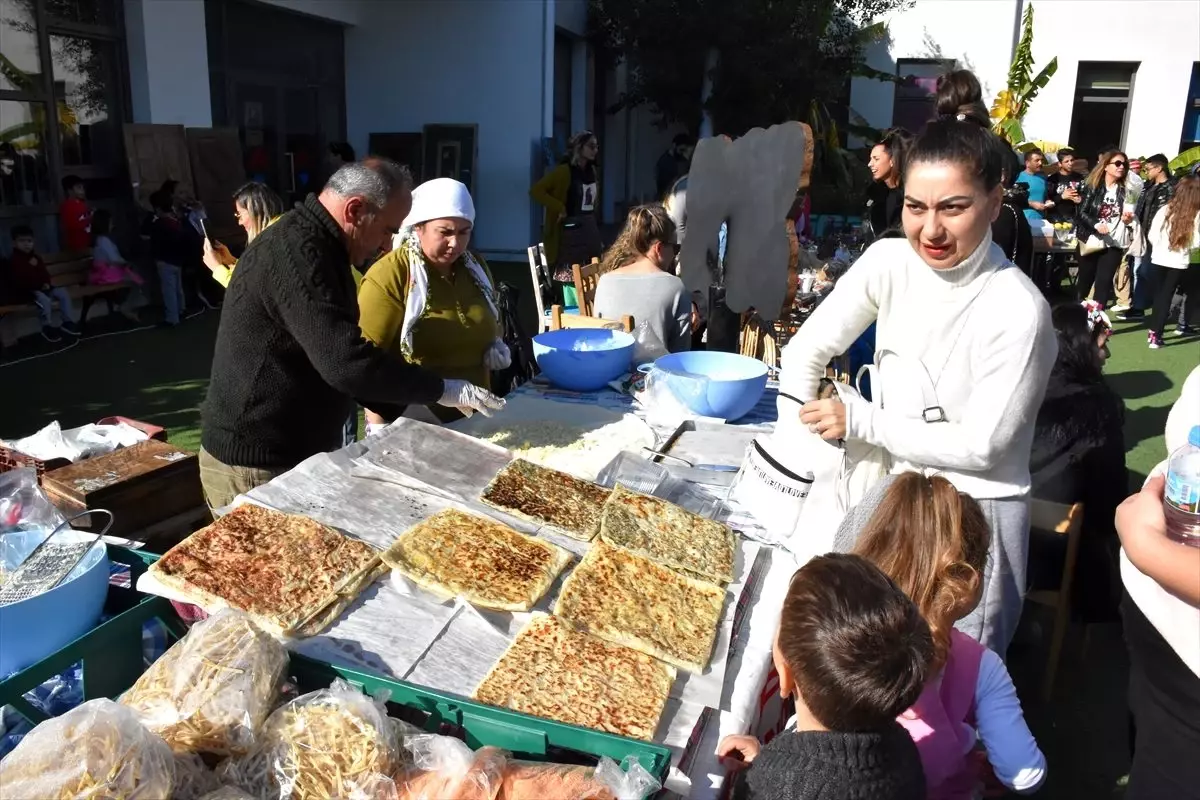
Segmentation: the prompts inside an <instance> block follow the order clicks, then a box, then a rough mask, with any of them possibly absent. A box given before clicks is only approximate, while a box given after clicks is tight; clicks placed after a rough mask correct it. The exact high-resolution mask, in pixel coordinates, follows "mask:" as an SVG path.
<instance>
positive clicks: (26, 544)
mask: <svg viewBox="0 0 1200 800" xmlns="http://www.w3.org/2000/svg"><path fill="white" fill-rule="evenodd" d="M47 533H48V531H45V530H36V531H16V532H14V533H6V534H4V535H3V536H0V559H2V560H3V564H4V569H5V571H6V572H11V571H12V570H13V569H15V568H16V566H17V565H18V564H20V563H21V561H23V560H24V559H25V557H26V556H27V555H29V554H30V553H32V552H33V550H34V548H35V547H37V546H38V544H40V543H41V541H42V540H43V539H45V538H46V534H47ZM93 536H94V534H90V533H84V532H81V531H70V530H66V531H62V532H60V533H59V534H58V536H56V537H55V541H56V542H58V541H61V542H63V543H69V542H78V541H85V540H87V539H90V538H92V537H93ZM107 595H108V548H107V547H106V546H105V544H104V542H103V541H99V542H96V545H95V546H94V547H93V548H92V549H91V550H89V551H88V552H87V555H85V556H84V557H83V559H82V560H81V561H80V562H79V563H78V564H76V565H75V569H73V570H71V572H70V574H68V575H67V577H66V578H65V579H63V582H62V583H60V584H59V585H58V586H56V587H54V588H53V589H51V590H50V591H48V592H43V593H42V594H39V595H34V596H33V597H30V598H29V599H27V600H20V601H18V602H16V603H10V604H8V605H5V606H0V678H3V677H5V676H7V675H11V674H12V673H14V672H18V671H20V670H23V669H25V668H26V667H28V666H30V665H32V664H36V663H37V662H38V661H41V660H42V659H43V658H45V657H46V656H48V655H50V654H51V653H56V652H58V651H59V650H61V649H62V648H64V647H66V646H67V645H68V644H70V643H71V642H73V641H75V640H76V639H78V638H79V637H80V636H82V635H83V634H85V633H87V632H88V631H90V630H91V629H92V628H94V627H95V626H96V621H97V620H99V619H100V612H101V611H103V610H104V599H105V597H106V596H107Z"/></svg>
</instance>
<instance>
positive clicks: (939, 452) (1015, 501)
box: [780, 73, 1058, 655]
mask: <svg viewBox="0 0 1200 800" xmlns="http://www.w3.org/2000/svg"><path fill="white" fill-rule="evenodd" d="M967 74H968V75H969V73H967ZM956 76H957V78H956ZM948 77H949V79H950V80H956V79H957V80H962V78H961V75H959V74H958V73H953V74H952V75H951V76H948ZM970 80H971V81H973V80H974V77H973V76H971V78H970ZM953 88H954V87H950V91H949V92H947V90H946V88H943V89H942V90H941V91H940V92H939V94H940V95H946V94H949V95H950V96H951V97H953V96H954V92H953V91H952V90H953ZM966 89H967V90H968V91H967V92H966V95H967V99H966V100H965V101H958V102H951V103H950V108H949V110H944V109H943V108H942V106H941V105H939V111H942V113H943V114H945V115H946V116H943V117H941V118H940V119H938V120H936V121H934V122H931V123H930V124H929V126H928V127H927V128H926V130H925V131H924V132H923V133H922V134H921V135H920V136H918V137H917V138H916V140H915V141H914V142H913V144H912V146H911V149H910V150H909V153H908V156H907V158H906V165H905V179H904V194H905V198H904V209H903V227H904V233H905V237H906V238H905V239H890V240H883V241H880V242H876V243H875V244H874V245H872V246H871V247H870V248H869V249H868V250H867V251H866V252H865V253H863V255H862V257H861V258H860V259H859V260H858V261H857V262H856V263H855V264H854V266H853V267H851V268H850V270H849V271H848V272H847V273H846V274H845V275H844V276H843V277H842V279H841V281H839V282H838V285H837V288H836V289H834V291H833V292H832V293H831V294H830V295H829V297H828V298H826V299H825V301H824V302H823V303H822V304H821V305H820V306H819V307H818V308H817V310H816V311H815V312H814V313H813V315H812V317H811V318H810V319H809V320H808V321H807V322H806V323H805V324H804V326H803V327H802V328H801V329H800V332H799V333H798V334H797V335H796V336H795V337H794V338H793V339H792V340H791V342H790V343H789V344H788V346H787V347H786V348H785V349H784V351H783V374H782V377H781V386H780V389H781V391H782V392H784V393H786V394H789V395H792V396H794V397H797V398H800V399H803V400H809V399H811V398H815V397H816V396H817V388H818V384H819V382H820V379H821V378H822V377H823V376H824V374H825V367H826V365H827V364H828V363H829V361H830V360H831V359H832V358H834V357H836V356H837V355H839V354H841V353H843V352H845V351H846V350H847V348H849V346H850V345H851V343H852V342H854V341H855V339H857V338H858V336H859V335H860V334H862V332H863V331H865V330H866V329H867V327H868V326H869V325H870V324H871V323H872V322H877V326H876V353H877V354H879V353H883V352H885V351H890V352H892V353H895V354H896V355H897V356H899V358H886V359H883V360H882V361H881V362H880V363H881V369H880V377H879V386H878V388H876V387H875V386H874V385H873V386H872V390H873V391H879V390H882V392H883V396H884V399H885V405H884V407H883V408H880V407H878V406H874V405H872V404H871V403H869V402H867V401H866V400H862V399H859V398H855V399H849V400H847V402H846V403H845V404H842V403H840V402H838V401H835V400H818V401H814V402H808V403H806V404H805V405H804V406H803V409H797V408H796V407H795V404H791V406H790V407H788V406H786V405H785V401H783V400H781V401H780V412H781V424H786V423H785V422H784V417H785V416H788V415H791V419H792V420H793V421H794V420H795V417H796V415H797V414H798V415H799V422H800V424H803V425H807V426H808V428H809V430H811V431H813V432H814V433H818V434H820V435H821V436H822V437H823V438H824V439H826V440H827V441H837V440H842V439H844V440H857V441H861V442H866V443H869V444H872V445H877V446H880V447H882V448H884V449H885V450H886V451H887V452H888V453H889V454H890V455H891V457H892V460H893V463H894V468H895V470H896V471H901V470H910V469H916V470H923V471H925V472H926V473H929V474H932V473H937V474H940V475H942V476H943V477H945V478H947V479H948V480H950V481H951V482H952V483H953V484H954V485H955V486H956V487H957V488H958V489H959V491H961V492H964V493H966V494H969V495H971V496H972V497H974V498H975V499H977V500H979V501H980V504H981V505H982V507H983V509H984V511H985V513H986V514H987V516H988V521H989V523H990V524H991V527H992V545H991V552H990V554H989V558H988V570H987V574H985V576H984V586H983V595H982V598H981V602H980V603H979V605H978V607H977V608H976V610H975V611H974V612H973V613H972V614H971V615H969V616H968V617H966V618H965V619H964V620H962V621H961V622H960V623H959V626H958V627H959V628H960V629H962V630H963V631H964V632H966V633H968V634H969V635H971V636H974V637H975V638H978V639H980V640H981V641H982V642H983V643H984V644H986V645H988V646H989V647H991V648H992V649H994V650H996V652H998V653H1000V654H1001V655H1003V654H1004V651H1005V649H1006V648H1007V646H1008V642H1009V640H1010V639H1011V637H1012V634H1013V631H1014V630H1015V629H1016V624H1017V620H1018V618H1019V616H1020V612H1021V601H1022V596H1023V595H1024V591H1025V569H1026V558H1027V552H1028V546H1029V508H1028V494H1029V453H1030V446H1031V444H1032V440H1033V430H1034V421H1035V420H1036V418H1037V412H1038V408H1039V406H1040V405H1041V402H1042V396H1043V394H1044V393H1045V390H1046V382H1047V380H1048V377H1049V375H1050V370H1051V367H1053V365H1054V360H1055V356H1056V354H1057V350H1058V345H1057V342H1056V339H1055V335H1054V329H1053V326H1052V324H1051V321H1050V309H1049V307H1048V306H1047V304H1046V301H1045V300H1044V299H1043V297H1042V295H1041V293H1040V292H1039V291H1038V290H1037V288H1036V287H1034V285H1033V284H1032V283H1031V282H1030V281H1029V279H1028V278H1027V277H1026V276H1025V275H1024V274H1023V273H1022V272H1021V271H1020V270H1019V269H1017V268H1015V267H1014V266H1013V265H1012V264H1011V263H1010V262H1009V261H1008V259H1007V258H1006V257H1005V255H1004V253H1003V252H1001V250H1000V248H998V247H996V246H995V245H993V244H992V240H991V223H992V221H993V220H994V219H995V218H996V215H997V213H998V212H999V209H1000V205H1001V203H1002V202H1003V190H1002V187H1001V186H1000V172H1001V166H1002V162H1001V159H1002V158H1003V155H1004V150H1005V149H1007V148H1003V146H1002V145H1000V144H999V142H998V140H997V139H996V138H995V137H994V136H993V135H992V134H991V133H990V132H989V131H987V130H986V129H985V128H984V127H983V126H982V125H979V124H976V121H975V120H973V119H972V118H971V117H975V116H978V117H979V120H980V121H982V120H986V119H987V112H986V109H983V108H982V107H981V106H982V104H981V103H978V102H977V100H978V97H977V96H975V97H973V98H972V96H971V92H970V91H969V89H970V85H969V83H968V84H967V85H966ZM975 89H976V90H977V89H978V83H977V82H976V83H975ZM962 94H963V93H962V92H960V93H959V96H960V97H961V96H962ZM973 100H974V101H975V102H973ZM950 112H953V113H950ZM918 362H919V363H918ZM922 365H923V368H924V371H925V372H927V373H928V381H925V380H924V379H923V376H921V375H920V373H921V371H922V370H921V367H922ZM923 383H932V387H933V392H934V395H935V397H936V405H937V406H940V408H941V409H942V414H941V416H944V419H941V420H938V419H936V417H938V416H939V415H938V414H937V413H936V412H931V413H929V414H926V415H925V417H928V418H930V420H931V421H926V419H925V418H923V415H922V413H923V412H924V411H925V409H926V406H927V405H929V404H930V403H929V402H928V398H927V395H928V390H927V389H926V391H925V392H922V384H923Z"/></svg>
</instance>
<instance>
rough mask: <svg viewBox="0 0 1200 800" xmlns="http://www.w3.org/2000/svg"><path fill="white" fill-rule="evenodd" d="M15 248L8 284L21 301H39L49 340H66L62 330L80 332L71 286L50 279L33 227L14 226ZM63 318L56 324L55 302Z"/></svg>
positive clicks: (44, 335)
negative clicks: (69, 287) (70, 292)
mask: <svg viewBox="0 0 1200 800" xmlns="http://www.w3.org/2000/svg"><path fill="white" fill-rule="evenodd" d="M11 234H12V241H13V251H12V257H11V258H10V259H9V274H8V281H7V283H8V286H9V290H10V291H11V292H12V293H13V295H14V296H15V298H16V299H17V300H19V301H20V302H32V303H34V304H35V305H37V309H38V317H39V318H40V320H41V323H42V338H44V339H45V340H46V341H48V342H60V341H62V334H64V333H65V334H67V335H68V336H78V335H79V327H78V326H77V321H76V317H75V309H74V305H73V304H72V302H71V296H70V295H69V294H67V290H66V289H64V288H62V287H61V286H54V285H52V284H51V282H50V272H49V271H48V270H47V269H46V262H45V260H44V259H43V258H42V257H41V256H40V255H38V253H37V251H36V250H35V249H34V239H33V228H30V227H29V226H28V225H17V226H15V227H14V228H13V229H12V232H11ZM56 302H57V303H58V311H59V314H60V315H61V316H62V322H61V323H60V324H58V325H56V324H54V304H55V303H56Z"/></svg>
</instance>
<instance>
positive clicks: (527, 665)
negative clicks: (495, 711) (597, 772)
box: [474, 614, 675, 740]
mask: <svg viewBox="0 0 1200 800" xmlns="http://www.w3.org/2000/svg"><path fill="white" fill-rule="evenodd" d="M674 680H675V669H674V668H673V667H670V666H667V665H666V664H663V663H662V662H660V661H656V660H654V659H653V658H650V657H649V656H646V655H643V654H642V653H639V652H637V651H635V650H631V649H629V648H628V647H621V646H619V645H614V644H609V643H608V642H604V641H601V640H600V639H597V638H595V637H593V636H589V635H588V634H586V633H580V632H579V631H576V630H575V629H574V628H572V627H571V626H570V625H567V624H566V623H564V622H563V621H562V620H560V619H558V618H557V617H551V616H547V615H545V614H535V615H534V617H533V619H531V620H530V621H529V623H528V624H526V625H525V627H524V628H522V629H521V632H520V633H519V634H517V638H516V641H514V642H513V643H512V645H511V646H510V647H509V648H508V650H507V651H505V653H504V655H503V656H501V657H500V660H499V661H497V662H496V664H495V665H494V666H493V667H492V669H491V671H490V672H488V674H487V676H486V677H485V678H484V679H483V682H482V683H480V684H479V687H478V688H477V689H476V690H475V693H474V698H475V699H476V700H479V701H480V702H483V703H487V704H489V705H493V706H500V707H502V708H511V709H512V710H514V711H520V712H522V713H525V714H533V715H534V716H538V717H544V718H546V719H553V720H558V721H559V722H566V723H568V724H571V725H581V726H583V727H586V728H595V729H596V730H601V731H607V732H608V733H615V734H617V735H619V736H630V737H633V738H635V739H646V740H650V739H653V738H654V731H655V729H656V728H657V727H658V720H659V718H660V717H661V716H662V713H663V709H664V708H665V707H666V704H667V697H668V695H669V694H670V691H671V684H672V683H673V682H674Z"/></svg>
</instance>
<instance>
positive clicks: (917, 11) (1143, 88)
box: [850, 0, 1200, 155]
mask: <svg viewBox="0 0 1200 800" xmlns="http://www.w3.org/2000/svg"><path fill="white" fill-rule="evenodd" d="M1029 1H1030V0H916V3H915V5H914V6H913V7H912V8H911V9H910V10H908V11H904V12H901V13H898V14H896V15H894V16H892V17H891V18H889V19H888V29H889V32H890V34H891V41H890V43H888V44H884V45H876V46H873V47H872V48H871V49H870V51H869V52H868V63H869V64H870V65H871V66H873V67H875V68H876V69H881V70H884V71H887V72H892V73H895V70H896V62H897V60H899V59H902V58H948V59H957V60H959V61H960V62H961V65H962V66H964V67H967V68H969V69H972V70H974V71H975V74H976V75H977V76H978V77H979V80H980V83H981V84H982V85H983V89H984V100H985V101H986V102H987V103H988V104H989V105H990V104H991V101H992V99H993V98H994V97H995V95H996V93H997V92H998V91H999V90H1000V89H1002V88H1004V85H1005V83H1006V81H1007V76H1008V66H1009V64H1010V63H1011V61H1012V52H1013V46H1014V44H1015V42H1016V40H1017V37H1018V36H1019V34H1020V28H1019V21H1020V17H1021V14H1022V13H1023V11H1024V8H1025V6H1026V5H1028V3H1029ZM1033 6H1034V36H1033V55H1034V60H1035V70H1038V69H1041V68H1042V66H1044V65H1045V64H1046V63H1047V62H1048V61H1049V60H1050V59H1051V58H1054V57H1056V56H1057V58H1058V72H1057V73H1056V74H1055V75H1054V77H1053V78H1051V79H1050V83H1049V84H1048V85H1047V87H1046V88H1045V89H1043V90H1042V91H1041V93H1040V94H1039V95H1038V98H1037V99H1036V100H1035V101H1034V103H1033V106H1032V107H1031V109H1030V111H1029V113H1028V115H1027V116H1026V118H1025V125H1024V127H1025V132H1026V135H1027V136H1028V137H1029V138H1031V139H1048V140H1051V141H1056V142H1063V143H1065V142H1066V141H1067V138H1068V137H1069V135H1070V132H1071V114H1072V110H1073V105H1074V101H1075V79H1076V76H1077V73H1078V68H1079V62H1080V61H1140V62H1141V66H1140V67H1139V69H1138V72H1137V76H1136V78H1135V81H1134V91H1133V98H1132V105H1131V108H1130V114H1129V123H1128V128H1127V131H1126V141H1125V142H1124V143H1123V146H1124V147H1125V149H1127V150H1128V151H1129V152H1130V153H1138V154H1141V155H1149V154H1151V153H1156V152H1164V153H1167V154H1168V155H1173V154H1174V153H1175V151H1176V150H1177V149H1178V148H1179V139H1180V131H1181V128H1182V126H1183V115H1184V104H1185V103H1186V101H1187V89H1188V83H1189V81H1190V79H1191V72H1192V64H1193V63H1194V62H1196V61H1200V3H1197V2H1195V0H1136V1H1135V0H1106V2H1103V3H1096V2H1092V1H1091V0H1034V2H1033ZM1114 34H1115V36H1116V39H1115V41H1114V43H1113V45H1112V46H1111V47H1107V48H1105V47H1101V46H1098V43H1100V42H1103V41H1105V40H1106V39H1108V40H1110V41H1111V40H1113V37H1114ZM893 93H894V87H893V86H892V85H891V84H889V83H882V82H879V81H872V80H869V79H866V78H855V79H854V81H853V84H852V88H851V101H850V105H851V107H852V108H853V109H854V110H855V111H857V112H859V113H860V114H862V115H863V116H864V117H866V119H867V121H868V122H869V123H870V124H871V125H873V126H874V127H878V128H884V127H887V126H889V125H891V124H892V105H893V103H892V100H893Z"/></svg>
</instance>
